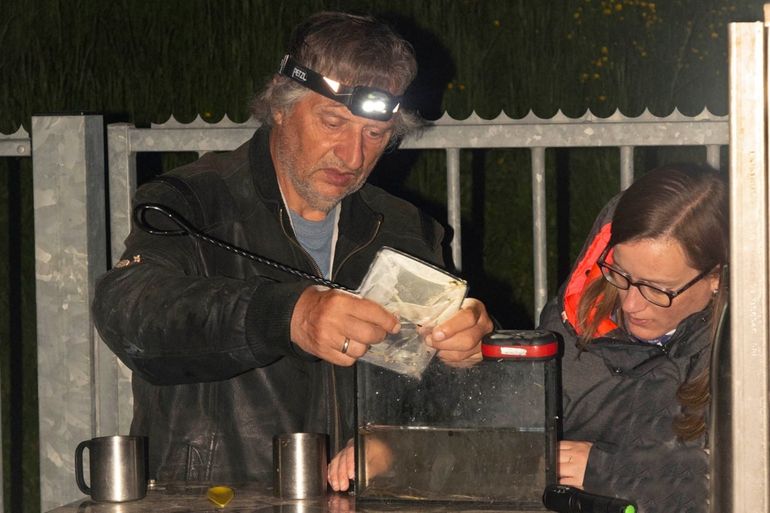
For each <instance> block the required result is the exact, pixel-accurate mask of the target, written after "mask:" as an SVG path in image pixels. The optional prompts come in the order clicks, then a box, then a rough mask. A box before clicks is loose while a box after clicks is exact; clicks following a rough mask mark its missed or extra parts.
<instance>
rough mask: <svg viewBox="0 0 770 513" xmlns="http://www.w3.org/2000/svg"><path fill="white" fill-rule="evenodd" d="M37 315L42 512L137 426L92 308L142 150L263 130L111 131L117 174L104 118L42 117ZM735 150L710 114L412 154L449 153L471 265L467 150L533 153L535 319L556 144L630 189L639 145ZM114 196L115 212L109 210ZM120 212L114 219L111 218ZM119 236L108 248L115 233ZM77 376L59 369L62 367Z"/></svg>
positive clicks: (457, 251)
mask: <svg viewBox="0 0 770 513" xmlns="http://www.w3.org/2000/svg"><path fill="white" fill-rule="evenodd" d="M32 126H33V131H32V134H33V147H32V150H33V164H34V175H35V176H34V178H35V185H34V191H35V203H36V209H35V223H36V229H35V231H36V239H37V241H38V243H37V249H36V265H37V311H38V354H39V355H40V359H39V365H38V373H39V376H38V380H39V389H40V394H39V401H40V406H39V407H40V412H41V419H40V438H41V440H40V443H41V488H42V490H41V496H42V501H43V507H44V510H45V509H48V508H51V507H54V506H56V505H59V504H63V503H66V502H68V501H70V500H73V499H74V498H76V497H78V496H79V493H78V492H77V490H76V489H75V487H74V483H73V481H72V479H71V476H72V469H73V468H74V467H73V454H72V448H73V447H74V446H75V445H76V443H77V442H78V441H79V440H82V439H84V438H88V437H91V436H99V435H107V434H114V433H125V432H127V431H128V428H129V425H130V420H131V414H132V412H131V403H132V401H131V389H130V373H129V372H128V370H127V369H126V368H125V367H124V366H123V365H122V364H120V363H119V362H118V360H117V359H116V358H115V356H114V355H112V353H111V352H110V351H109V350H108V349H107V348H106V346H105V345H104V344H101V343H100V342H99V340H98V336H97V335H96V334H95V332H94V330H93V328H92V325H91V322H90V316H89V311H88V305H89V303H90V299H91V291H92V290H93V283H94V279H95V278H96V276H98V275H99V274H100V273H101V272H103V271H104V270H106V268H107V265H108V264H107V262H108V256H107V253H108V250H107V248H108V247H109V248H110V249H109V253H111V257H110V258H111V260H113V261H114V260H115V259H116V258H118V256H119V255H120V253H121V252H122V250H123V241H124V239H125V237H126V236H127V234H128V231H129V229H130V200H131V197H132V195H133V192H134V189H135V187H136V182H137V176H136V157H137V155H138V154H139V153H143V152H181V151H184V152H189V151H194V152H199V153H202V152H207V151H221V150H229V149H234V148H235V147H237V146H238V145H240V144H241V143H243V142H244V141H246V140H248V139H249V138H250V137H251V135H252V133H253V131H254V129H255V128H256V126H257V125H256V123H254V122H253V121H250V122H247V123H244V124H236V123H232V122H230V121H229V120H225V121H223V122H220V123H218V124H214V125H212V124H208V123H204V122H203V121H201V120H196V121H194V122H192V123H189V124H181V123H178V122H176V121H173V120H172V121H170V122H167V123H164V124H161V125H155V126H152V127H151V128H136V127H133V126H130V125H125V124H116V125H110V126H109V127H107V148H106V152H107V156H108V159H107V161H108V166H109V175H108V183H105V178H104V176H105V173H104V169H103V162H104V158H103V157H104V152H105V149H104V147H103V144H102V139H103V130H104V127H103V125H102V120H101V118H100V117H99V116H64V117H62V116H50V117H36V118H34V119H33V124H32ZM727 142H728V121H727V118H726V117H719V116H714V115H711V114H710V113H708V112H704V113H702V114H700V115H698V116H695V117H687V116H683V115H681V114H679V113H676V112H675V113H674V114H672V115H670V116H666V117H663V118H661V117H656V116H652V115H651V114H649V113H645V114H643V115H642V116H640V117H637V118H627V117H625V116H622V115H620V114H617V115H615V116H612V117H610V118H597V117H595V116H592V115H586V116H583V117H581V118H577V119H572V118H568V117H566V116H562V115H557V116H556V117H554V118H551V119H540V118H537V117H536V116H534V115H530V116H527V117H525V118H523V119H510V118H507V117H498V118H497V119H493V120H483V119H480V118H478V117H477V116H475V115H474V116H471V117H470V118H468V119H465V120H462V121H457V120H454V119H452V118H450V117H444V118H442V119H439V120H438V121H436V123H435V124H434V126H432V127H430V128H429V129H427V130H426V131H425V132H424V133H422V134H421V135H420V136H419V137H411V138H408V139H406V140H405V141H403V143H402V145H401V147H402V148H404V149H439V150H444V151H445V152H446V159H447V160H446V162H447V166H446V168H447V170H446V173H447V184H448V186H447V209H448V212H447V214H448V220H449V224H450V225H451V226H452V228H453V231H454V239H453V241H452V251H453V257H454V261H455V262H456V263H457V264H458V265H462V254H461V237H462V233H461V225H460V206H461V205H460V179H459V177H460V152H461V151H463V150H465V149H477V148H528V149H529V151H530V152H531V155H532V159H531V174H532V184H533V190H532V209H533V219H534V221H533V227H532V230H533V236H534V247H533V252H534V262H535V264H534V282H535V305H536V314H537V313H538V312H539V310H540V309H541V308H542V306H543V305H544V303H545V300H546V291H547V283H546V272H545V271H546V265H545V255H546V247H545V235H546V223H545V192H546V191H545V181H544V175H545V151H546V149H547V148H554V147H617V148H618V149H619V151H620V169H619V173H620V176H621V180H620V182H621V186H622V187H626V186H628V184H630V183H631V181H632V179H633V152H634V149H635V148H637V147H640V146H671V145H682V146H705V147H706V155H707V160H708V161H709V163H711V164H712V165H714V166H715V167H717V166H718V165H719V153H720V147H721V146H723V145H726V144H727ZM105 186H106V187H107V189H108V190H109V210H107V209H106V205H105V198H104V195H105ZM107 211H109V212H110V218H109V219H107V218H106V214H105V212H107ZM108 229H109V233H110V234H111V237H110V240H109V241H107V240H106V237H107V233H108ZM63 368H64V369H67V372H61V369H63Z"/></svg>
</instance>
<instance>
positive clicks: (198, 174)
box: [164, 143, 249, 184]
mask: <svg viewBox="0 0 770 513" xmlns="http://www.w3.org/2000/svg"><path fill="white" fill-rule="evenodd" d="M248 169H249V156H248V143H246V144H244V145H242V146H240V147H239V148H236V149H235V150H232V151H225V152H210V153H206V154H205V155H203V156H202V157H200V158H199V159H197V160H195V161H194V162H190V163H189V164H185V165H183V166H180V167H177V168H174V169H172V170H170V171H168V172H167V173H164V175H166V176H175V177H177V178H179V179H181V180H185V181H188V182H190V183H191V184H192V183H194V182H198V181H207V180H212V179H216V180H227V179H229V178H231V177H233V176H234V175H236V174H238V173H245V174H248Z"/></svg>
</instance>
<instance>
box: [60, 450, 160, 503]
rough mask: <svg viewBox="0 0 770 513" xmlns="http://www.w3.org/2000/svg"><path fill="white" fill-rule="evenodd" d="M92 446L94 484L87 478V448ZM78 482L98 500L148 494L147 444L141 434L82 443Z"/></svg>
mask: <svg viewBox="0 0 770 513" xmlns="http://www.w3.org/2000/svg"><path fill="white" fill-rule="evenodd" d="M85 449H88V457H89V470H90V481H91V483H90V486H89V485H87V484H86V481H85V478H84V477H83V451H84V450H85ZM75 481H76V482H77V485H78V488H80V491H81V492H83V493H85V494H86V495H90V496H91V499H93V500H94V501H107V502H125V501H133V500H137V499H141V498H142V497H144V496H145V495H146V494H147V444H146V439H145V438H144V437H141V436H103V437H99V438H92V439H91V440H85V441H83V442H80V443H79V444H78V446H77V449H75Z"/></svg>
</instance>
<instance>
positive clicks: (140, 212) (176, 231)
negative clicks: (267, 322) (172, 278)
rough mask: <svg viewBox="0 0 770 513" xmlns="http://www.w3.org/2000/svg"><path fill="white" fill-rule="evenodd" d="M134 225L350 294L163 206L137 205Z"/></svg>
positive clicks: (335, 285) (333, 284) (329, 282)
mask: <svg viewBox="0 0 770 513" xmlns="http://www.w3.org/2000/svg"><path fill="white" fill-rule="evenodd" d="M149 212H155V213H157V214H160V215H162V216H164V217H166V218H167V219H168V220H169V221H171V222H172V223H174V224H175V225H176V226H177V228H160V227H158V226H156V225H153V224H152V223H151V222H149V221H148V220H147V214H148V213H149ZM134 223H136V225H137V226H138V227H139V228H141V229H142V230H144V231H146V232H147V233H151V234H153V235H166V236H178V235H188V236H190V237H193V238H195V239H198V240H201V241H203V242H206V243H208V244H211V245H213V246H216V247H218V248H222V249H224V250H226V251H230V252H232V253H235V254H236V255H239V256H242V257H245V258H248V259H250V260H254V261H255V262H259V263H260V264H263V265H267V266H269V267H272V268H273V269H278V270H279V271H282V272H285V273H288V274H292V275H294V276H299V277H300V278H304V279H306V280H311V281H313V282H315V283H318V284H320V285H324V286H326V287H329V288H332V289H340V290H346V291H349V292H351V290H350V289H348V288H346V287H343V286H342V285H340V284H339V283H335V282H333V281H330V280H326V279H324V278H321V277H319V276H315V275H313V274H310V273H306V272H305V271H301V270H299V269H294V268H293V267H289V266H288V265H285V264H282V263H280V262H276V261H274V260H270V259H269V258H265V257H263V256H260V255H256V254H254V253H251V252H250V251H246V250H245V249H243V248H239V247H238V246H234V245H232V244H229V243H227V242H225V241H222V240H219V239H216V238H214V237H210V236H208V235H206V234H205V233H203V232H202V231H200V230H199V229H198V228H196V227H195V226H193V225H192V224H191V223H190V222H189V221H188V220H187V219H185V218H184V217H183V216H182V215H181V214H179V213H178V212H175V211H174V210H172V209H170V208H168V207H167V206H165V205H160V204H158V203H141V204H139V205H137V206H136V207H135V208H134Z"/></svg>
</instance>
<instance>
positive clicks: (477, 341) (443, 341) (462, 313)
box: [425, 298, 494, 364]
mask: <svg viewBox="0 0 770 513" xmlns="http://www.w3.org/2000/svg"><path fill="white" fill-rule="evenodd" d="M493 328H494V324H493V323H492V319H491V318H490V317H489V314H488V313H487V309H486V307H485V306H484V303H482V302H481V301H479V300H478V299H473V298H467V299H465V301H463V304H462V305H461V306H460V310H458V312H457V313H456V314H455V315H453V316H452V317H451V318H450V319H448V320H447V321H444V322H443V323H441V324H439V325H438V326H436V327H435V328H433V330H432V331H431V333H430V334H428V335H427V336H426V337H425V342H426V343H427V344H428V345H429V346H431V347H433V348H435V349H437V350H438V356H439V358H441V360H442V361H444V362H445V363H447V364H465V363H469V364H472V363H475V362H478V361H480V360H481V359H482V356H481V339H482V338H484V335H486V334H488V333H490V332H491V331H492V329H493Z"/></svg>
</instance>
